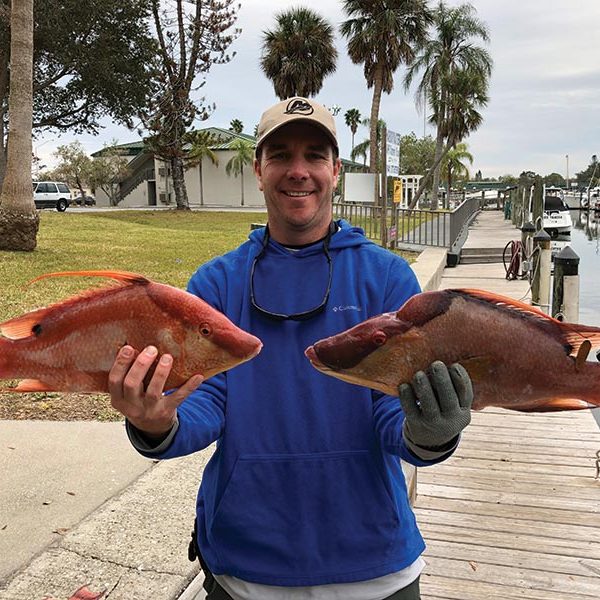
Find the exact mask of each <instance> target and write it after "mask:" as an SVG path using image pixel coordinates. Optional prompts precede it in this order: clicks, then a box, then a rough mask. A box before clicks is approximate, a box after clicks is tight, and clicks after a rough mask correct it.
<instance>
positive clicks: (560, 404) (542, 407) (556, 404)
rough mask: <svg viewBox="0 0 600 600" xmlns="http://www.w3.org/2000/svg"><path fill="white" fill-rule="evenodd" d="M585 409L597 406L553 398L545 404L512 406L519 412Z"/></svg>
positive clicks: (569, 399) (580, 401)
mask: <svg viewBox="0 0 600 600" xmlns="http://www.w3.org/2000/svg"><path fill="white" fill-rule="evenodd" d="M585 408H596V405H595V404H590V403H589V402H587V401H586V400H580V399H579V398H552V399H550V400H544V403H543V404H528V405H524V406H520V407H518V408H517V407H516V406H510V409H511V410H516V411H519V412H558V411H561V410H583V409H585Z"/></svg>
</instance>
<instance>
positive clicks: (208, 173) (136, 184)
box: [92, 127, 365, 208]
mask: <svg viewBox="0 0 600 600" xmlns="http://www.w3.org/2000/svg"><path fill="white" fill-rule="evenodd" d="M203 131H208V132H210V133H211V134H213V135H214V136H215V137H218V138H220V140H222V141H220V142H219V143H217V144H215V145H213V146H211V150H213V152H215V154H216V155H217V158H218V164H217V165H215V164H213V163H212V161H211V160H210V159H209V158H208V157H204V159H203V161H202V190H203V194H202V196H203V202H202V203H201V199H200V198H201V196H200V167H199V166H194V167H189V168H188V169H187V170H186V171H185V185H186V188H187V194H188V200H189V203H190V207H192V208H194V207H199V206H201V205H203V206H209V207H231V206H241V197H242V195H241V181H240V177H239V176H233V175H232V176H228V175H227V174H226V172H225V165H226V164H227V163H228V162H229V160H230V159H231V158H232V157H233V156H234V155H235V152H234V151H232V150H230V149H229V144H230V143H231V141H232V140H233V139H235V138H241V139H244V140H247V141H249V142H251V143H252V144H255V143H256V138H255V137H253V136H250V135H247V134H244V133H234V132H233V131H229V130H227V129H221V128H219V127H207V128H206V129H204V130H203ZM117 148H119V149H120V150H122V153H123V154H124V155H125V156H126V157H128V158H129V157H130V159H129V163H128V169H129V172H128V174H127V177H126V178H125V179H123V180H122V181H121V182H120V190H119V193H120V196H121V201H120V202H119V206H120V207H125V208H126V207H130V208H131V207H140V206H170V205H171V206H175V191H174V190H173V179H172V178H171V169H170V166H169V164H168V163H166V162H165V161H163V160H162V159H160V158H158V157H156V156H155V155H154V154H153V153H151V152H150V151H149V150H148V149H147V148H146V146H145V144H144V142H143V141H142V140H140V141H138V142H132V143H129V144H121V145H119V146H117ZM101 152H102V151H99V152H95V153H94V154H92V156H98V155H99V154H100V153H101ZM342 170H348V171H363V170H365V167H364V166H363V165H361V164H359V163H355V162H353V161H349V160H344V159H342ZM244 175H245V177H244V206H250V207H253V206H254V207H264V205H265V201H264V197H263V195H262V192H260V191H259V189H258V186H257V185H256V179H255V177H254V171H253V167H252V165H251V164H249V165H248V166H247V167H244ZM96 204H97V205H98V206H108V205H109V204H110V202H109V200H108V196H107V195H106V194H105V193H104V192H103V191H102V190H100V189H97V190H96Z"/></svg>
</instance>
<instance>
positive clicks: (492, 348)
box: [305, 289, 600, 412]
mask: <svg viewBox="0 0 600 600" xmlns="http://www.w3.org/2000/svg"><path fill="white" fill-rule="evenodd" d="M598 345H600V328H598V327H590V326H586V325H578V324H575V323H565V322H560V321H558V320H556V319H553V318H552V317H549V316H548V315H546V314H544V313H542V312H541V311H539V310H537V309H536V308H533V307H531V306H529V305H527V304H524V303H522V302H519V301H516V300H512V299H510V298H506V297H504V296H499V295H496V294H492V293H490V292H485V291H482V290H473V289H448V290H442V291H436V292H424V293H421V294H417V295H415V296H413V297H412V298H410V299H409V300H408V301H407V302H406V303H405V304H404V305H403V306H402V307H401V308H400V309H399V310H398V311H396V312H390V313H385V314H382V315H379V316H376V317H372V318H370V319H367V320H366V321H363V322H362V323H359V324H358V325H355V326H354V327H352V328H350V329H348V330H346V331H343V332H341V333H338V334H337V335H334V336H332V337H329V338H326V339H322V340H320V341H318V342H316V343H315V344H314V345H313V346H310V347H309V348H307V349H306V352H305V354H306V356H307V357H308V359H309V360H310V361H311V363H312V365H313V366H314V367H315V368H317V369H318V370H319V371H322V372H323V373H326V374H327V375H331V376H333V377H337V378H339V379H342V380H344V381H347V382H350V383H355V384H358V385H363V386H366V387H370V388H373V389H376V390H380V391H382V392H385V393H386V394H392V395H398V386H399V385H400V384H401V383H410V381H411V380H412V378H413V376H414V375H415V373H416V372H417V371H419V370H426V369H427V368H428V367H429V365H431V363H432V362H434V361H436V360H441V361H443V362H444V363H446V364H447V365H451V364H453V363H457V362H458V363H460V364H462V365H463V366H464V367H465V368H466V370H467V371H468V373H469V375H470V377H471V379H472V381H473V390H474V396H475V398H474V402H473V408H474V409H475V410H479V409H482V408H485V407H486V406H498V407H503V408H509V409H512V410H519V411H525V412H529V411H540V412H546V411H558V410H575V409H581V408H593V407H594V406H600V364H598V363H595V362H590V361H587V360H586V359H587V356H588V353H589V351H590V350H591V348H592V347H594V346H598Z"/></svg>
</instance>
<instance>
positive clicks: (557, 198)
mask: <svg viewBox="0 0 600 600" xmlns="http://www.w3.org/2000/svg"><path fill="white" fill-rule="evenodd" d="M543 227H544V229H545V230H546V231H547V232H548V235H550V237H552V238H556V237H558V236H559V235H565V234H569V233H571V229H572V227H573V221H572V219H571V212H570V211H569V207H568V206H567V203H566V202H565V198H564V193H563V191H562V189H561V188H559V187H554V186H545V187H544V217H543Z"/></svg>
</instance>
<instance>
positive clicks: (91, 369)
mask: <svg viewBox="0 0 600 600" xmlns="http://www.w3.org/2000/svg"><path fill="white" fill-rule="evenodd" d="M62 275H78V276H84V275H85V276H97V277H110V278H113V279H115V280H116V281H117V282H118V283H117V284H116V285H112V286H109V287H104V288H100V289H95V290H90V291H87V292H84V293H83V294H80V295H79V296H75V297H74V298H71V299H69V300H65V301H64V302H60V303H58V304H54V305H52V306H50V307H48V308H42V309H40V310H36V311H34V312H30V313H27V314H25V315H22V316H20V317H17V318H15V319H11V320H10V321H6V322H5V323H1V324H0V334H1V336H0V379H22V378H25V379H24V380H23V381H21V382H20V383H19V385H18V386H17V387H16V388H14V389H12V390H11V391H16V392H31V391H61V392H106V391H108V372H109V370H110V368H111V366H112V364H113V362H114V360H115V356H116V354H117V352H118V351H119V349H120V348H121V347H122V346H124V345H125V344H129V345H131V346H133V347H134V348H136V349H137V350H138V351H141V350H143V349H144V348H145V347H146V346H149V345H154V346H156V347H157V348H158V352H159V354H164V353H169V354H171V355H172V356H173V368H172V370H171V374H170V376H169V379H168V380H167V383H166V386H167V388H175V387H178V386H180V385H181V384H183V383H184V382H185V381H187V380H188V379H189V378H190V377H191V376H192V375H194V374H201V375H203V376H204V377H205V378H206V379H207V378H209V377H212V376H213V375H216V374H217V373H220V372H222V371H225V370H227V369H231V368H232V367H235V366H236V365H239V364H240V363H243V362H244V361H247V360H250V359H251V358H253V357H254V356H256V355H257V354H258V353H259V352H260V350H261V348H262V343H261V342H260V340H259V339H258V338H256V337H254V336H253V335H250V334H249V333H247V332H245V331H243V330H242V329H240V328H239V327H236V326H235V325H234V324H233V323H232V322H231V321H230V320H229V319H228V318H227V317H226V316H225V315H223V314H222V313H220V312H219V311H217V310H215V309H214V308H212V307H211V306H210V305H208V304H207V303H206V302H204V301H202V300H200V299H199V298H198V297H196V296H194V295H193V294H189V293H187V292H185V291H183V290H180V289H177V288H174V287H171V286H169V285H164V284H161V283H155V282H153V281H150V280H149V279H146V278H145V277H142V276H141V275H136V274H135V273H127V272H123V271H80V272H65V273H50V274H47V275H42V276H41V277H38V278H37V279H42V278H45V277H55V276H62ZM34 281H35V280H34ZM2 336H4V337H2Z"/></svg>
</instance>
